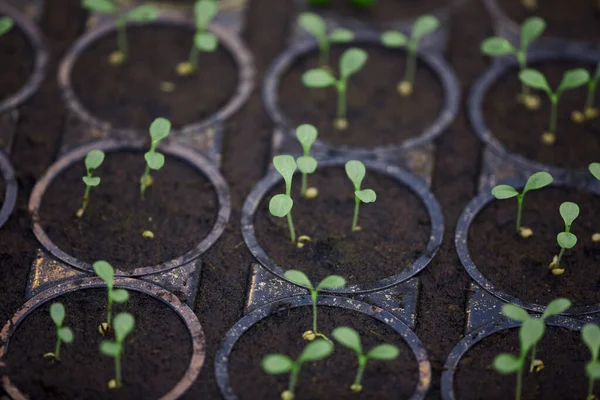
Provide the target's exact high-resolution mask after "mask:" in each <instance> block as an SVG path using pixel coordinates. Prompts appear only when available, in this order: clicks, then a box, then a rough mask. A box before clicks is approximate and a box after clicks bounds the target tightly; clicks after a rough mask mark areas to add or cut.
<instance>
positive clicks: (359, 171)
mask: <svg viewBox="0 0 600 400" xmlns="http://www.w3.org/2000/svg"><path fill="white" fill-rule="evenodd" d="M365 174H366V169H365V165H364V164H363V163H362V162H360V161H356V160H352V161H348V162H347V163H346V175H348V178H350V180H351V181H352V184H353V185H354V217H353V218H352V231H353V232H354V231H359V230H360V226H358V208H359V206H360V202H361V201H362V202H363V203H373V202H374V201H375V200H377V195H376V194H375V191H373V190H372V189H361V188H360V185H361V183H362V181H363V179H364V178H365Z"/></svg>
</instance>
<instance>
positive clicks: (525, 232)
mask: <svg viewBox="0 0 600 400" xmlns="http://www.w3.org/2000/svg"><path fill="white" fill-rule="evenodd" d="M519 235H521V237H523V238H525V239H527V238H528V237H531V236H533V230H532V229H531V228H528V227H526V226H522V227H521V228H519Z"/></svg>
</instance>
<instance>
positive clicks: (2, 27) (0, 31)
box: [0, 17, 15, 37]
mask: <svg viewBox="0 0 600 400" xmlns="http://www.w3.org/2000/svg"><path fill="white" fill-rule="evenodd" d="M14 25H15V23H14V22H13V20H12V18H10V17H0V37H2V36H4V34H6V33H8V32H9V31H10V30H11V29H12V28H13V26H14Z"/></svg>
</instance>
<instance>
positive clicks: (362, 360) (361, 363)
mask: <svg viewBox="0 0 600 400" xmlns="http://www.w3.org/2000/svg"><path fill="white" fill-rule="evenodd" d="M366 366H367V358H366V357H365V356H363V355H359V356H358V371H356V378H354V384H355V385H360V383H361V381H362V377H363V373H364V372H365V367H366Z"/></svg>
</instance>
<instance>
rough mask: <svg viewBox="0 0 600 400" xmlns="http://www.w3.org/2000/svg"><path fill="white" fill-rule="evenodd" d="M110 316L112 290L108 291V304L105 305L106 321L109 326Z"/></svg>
mask: <svg viewBox="0 0 600 400" xmlns="http://www.w3.org/2000/svg"><path fill="white" fill-rule="evenodd" d="M111 318H112V290H109V291H108V305H107V306H106V323H107V324H108V327H109V328H110V324H111Z"/></svg>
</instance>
